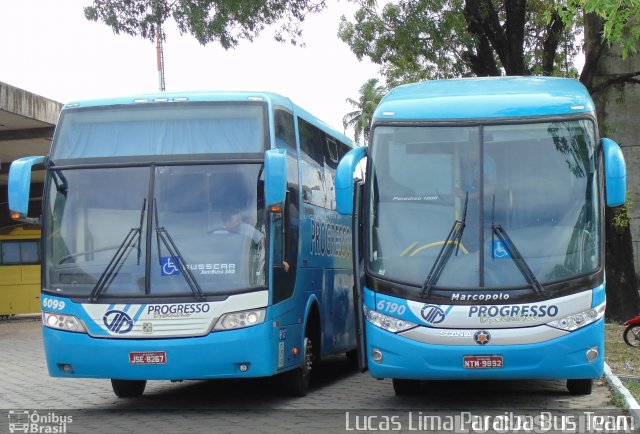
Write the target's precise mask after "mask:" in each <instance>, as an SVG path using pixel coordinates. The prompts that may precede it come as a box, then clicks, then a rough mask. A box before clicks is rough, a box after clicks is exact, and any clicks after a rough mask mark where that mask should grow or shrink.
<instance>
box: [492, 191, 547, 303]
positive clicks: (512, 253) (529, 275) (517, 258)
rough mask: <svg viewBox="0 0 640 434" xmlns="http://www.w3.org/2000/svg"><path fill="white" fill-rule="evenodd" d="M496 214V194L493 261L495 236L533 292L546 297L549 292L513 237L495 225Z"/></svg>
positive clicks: (493, 211)
mask: <svg viewBox="0 0 640 434" xmlns="http://www.w3.org/2000/svg"><path fill="white" fill-rule="evenodd" d="M495 214H496V195H495V194H494V195H493V205H492V208H491V259H493V260H495V259H496V257H495V247H494V241H495V239H494V235H495V236H497V237H498V239H499V240H500V242H502V245H503V246H504V248H505V249H507V252H508V253H509V257H510V258H511V260H512V261H513V263H514V264H516V267H518V270H519V271H520V273H521V274H522V276H523V277H524V278H525V280H526V281H527V283H529V285H531V287H532V288H533V292H535V293H536V294H538V295H545V294H546V293H547V290H546V289H544V286H542V284H541V283H540V282H539V281H538V279H537V278H536V275H535V274H534V273H533V271H531V267H529V264H527V261H525V259H524V256H522V254H521V253H520V251H519V250H518V248H517V247H516V245H515V244H514V242H513V240H512V239H511V237H510V236H509V234H508V233H507V231H506V230H505V228H503V227H502V225H501V224H497V223H495V221H494V218H495Z"/></svg>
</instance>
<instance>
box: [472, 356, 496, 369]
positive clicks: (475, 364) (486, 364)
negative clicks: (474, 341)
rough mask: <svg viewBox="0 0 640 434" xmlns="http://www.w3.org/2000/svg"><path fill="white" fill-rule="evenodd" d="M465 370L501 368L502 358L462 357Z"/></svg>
mask: <svg viewBox="0 0 640 434" xmlns="http://www.w3.org/2000/svg"><path fill="white" fill-rule="evenodd" d="M463 363H464V368H465V369H491V368H502V366H503V365H502V356H464V358H463Z"/></svg>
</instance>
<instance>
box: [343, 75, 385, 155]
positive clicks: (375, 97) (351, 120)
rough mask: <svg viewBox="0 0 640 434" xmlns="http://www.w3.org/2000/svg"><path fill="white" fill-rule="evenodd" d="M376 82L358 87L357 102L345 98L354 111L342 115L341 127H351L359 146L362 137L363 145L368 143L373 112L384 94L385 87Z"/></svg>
mask: <svg viewBox="0 0 640 434" xmlns="http://www.w3.org/2000/svg"><path fill="white" fill-rule="evenodd" d="M378 81H379V80H378V79H377V78H370V79H369V80H367V82H366V83H365V84H363V85H362V86H361V87H360V97H359V98H358V100H357V101H356V100H354V99H352V98H347V102H348V103H349V104H351V105H352V106H353V107H354V108H355V109H356V110H354V111H352V112H349V113H347V114H346V115H344V117H343V118H342V125H343V126H344V128H345V130H346V129H347V128H349V127H353V129H354V137H355V140H356V143H357V144H360V136H362V137H363V139H364V144H365V145H366V144H367V143H368V142H369V131H370V128H371V119H372V118H373V112H374V111H375V109H376V107H377V106H378V103H379V102H380V100H381V99H382V97H383V96H384V94H385V93H386V89H385V87H384V86H382V85H379V84H378Z"/></svg>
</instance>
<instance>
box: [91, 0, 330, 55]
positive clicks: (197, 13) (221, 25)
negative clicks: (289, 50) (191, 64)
mask: <svg viewBox="0 0 640 434" xmlns="http://www.w3.org/2000/svg"><path fill="white" fill-rule="evenodd" d="M324 8H325V0H320V1H318V2H313V1H307V0H242V1H238V0H180V1H169V0H151V1H150V0H93V5H92V6H88V7H86V8H84V13H85V17H86V18H87V19H88V20H91V21H102V22H104V23H105V24H107V25H108V26H109V27H111V28H112V29H113V31H114V33H116V34H121V33H124V34H128V35H133V36H138V35H140V36H142V37H143V38H145V39H150V40H154V39H155V38H156V34H157V33H158V32H159V26H161V25H162V24H163V23H165V22H166V21H167V20H168V19H170V18H171V19H173V20H174V21H175V23H176V24H177V26H178V29H179V30H180V32H181V33H182V34H184V33H189V34H192V35H193V36H194V37H195V38H196V39H197V40H198V42H200V43H201V44H202V45H205V44H207V43H210V42H219V43H220V44H221V45H222V46H223V47H224V48H225V49H229V48H233V47H235V46H237V45H238V43H239V42H240V40H241V39H247V40H249V41H251V40H253V38H255V37H256V36H258V34H260V32H261V31H262V30H264V28H265V27H266V26H269V25H279V27H278V28H277V30H276V34H275V38H276V40H278V41H285V40H289V42H291V43H293V44H296V42H297V40H298V38H299V37H300V34H301V28H300V24H301V23H302V22H303V21H304V19H305V16H306V15H307V14H308V13H315V12H319V11H321V10H323V9H324Z"/></svg>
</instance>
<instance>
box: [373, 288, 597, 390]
mask: <svg viewBox="0 0 640 434" xmlns="http://www.w3.org/2000/svg"><path fill="white" fill-rule="evenodd" d="M567 299H568V300H569V301H567ZM555 300H557V301H554V299H550V300H546V301H543V302H541V303H546V304H547V312H551V308H552V307H555V311H554V313H553V315H552V316H549V315H548V314H545V315H543V316H542V317H541V318H540V319H539V320H537V321H533V322H528V323H526V324H525V323H520V324H518V323H517V321H515V322H514V324H516V325H515V326H514V325H510V326H507V327H506V328H503V327H504V326H503V327H501V325H500V323H492V322H490V321H484V324H483V321H482V320H480V322H478V321H477V319H478V317H477V316H476V315H472V314H471V313H470V312H471V309H477V308H480V307H481V305H482V303H480V304H478V305H469V306H459V305H449V306H437V308H441V309H439V310H440V312H441V313H442V315H441V316H440V317H436V316H430V315H420V314H418V315H417V316H416V313H415V308H413V309H412V306H411V304H410V303H408V302H407V301H406V300H404V299H401V298H396V297H391V296H387V295H383V294H376V293H375V292H373V291H371V290H369V289H366V288H365V290H364V304H365V305H366V306H367V308H368V309H371V310H376V311H379V312H382V313H389V312H390V311H389V307H390V306H392V308H393V310H394V311H395V313H394V314H393V316H395V317H398V318H402V319H404V320H407V321H411V322H414V323H418V324H419V325H420V326H421V327H422V328H423V330H433V331H435V332H436V333H438V332H439V331H440V333H441V332H442V331H445V333H449V332H451V333H467V335H464V336H465V338H464V339H466V340H463V338H461V337H458V336H456V335H454V336H456V337H453V338H452V339H453V341H450V344H449V343H430V342H421V341H418V340H414V339H410V338H408V337H407V336H403V335H402V334H401V333H400V334H396V333H391V332H388V331H386V330H384V329H382V328H380V327H377V326H375V325H373V324H371V323H370V322H368V321H367V322H366V337H367V357H368V361H369V371H370V373H371V375H372V376H373V377H375V378H405V379H420V380H461V379H568V378H598V377H600V376H601V375H602V373H603V369H604V358H603V352H604V319H600V320H598V321H596V322H594V323H593V324H590V325H588V326H585V327H583V328H581V329H578V330H576V331H573V332H562V331H558V330H556V329H553V328H551V327H549V326H546V325H545V323H546V322H549V321H551V320H556V319H559V318H561V317H562V316H563V315H565V314H567V310H566V309H567V306H568V305H569V306H571V305H572V304H574V305H576V306H575V310H578V311H579V310H582V309H585V308H587V309H588V308H590V307H591V308H595V307H597V306H600V305H602V304H603V303H604V301H605V287H604V285H601V286H599V287H597V288H595V289H593V290H592V291H587V292H584V293H578V294H574V295H572V296H566V297H564V300H565V301H563V302H561V301H560V300H561V299H560V298H559V299H555ZM573 300H576V301H575V302H574V301H573ZM411 303H413V304H414V307H415V304H416V303H415V302H411ZM555 303H557V305H556V304H555ZM418 304H420V303H418ZM533 305H534V304H521V305H519V306H520V307H521V309H520V310H522V307H523V306H529V308H531V306H533ZM497 306H498V307H502V306H505V307H506V308H511V307H512V306H510V305H497ZM514 306H515V305H514ZM559 306H561V308H559ZM405 307H406V309H404V308H405ZM454 307H455V308H456V310H453V309H454ZM484 307H485V308H486V306H484ZM491 307H492V308H493V307H496V306H491ZM433 308H436V306H435V305H430V304H426V303H425V304H424V309H432V310H431V312H432V311H433ZM424 309H423V313H425V311H424ZM561 309H564V312H563V310H561ZM570 309H571V308H570ZM465 310H468V311H469V314H468V315H467V314H463V315H462V316H461V315H460V312H461V311H465ZM489 311H490V310H489ZM538 311H539V310H538ZM574 312H575V311H574ZM570 314H571V315H572V314H573V313H570ZM450 320H452V321H450ZM474 320H475V322H473V321H474ZM534 326H537V329H540V327H542V328H543V329H545V330H553V331H555V332H551V333H552V334H550V335H549V334H547V335H546V336H547V337H546V338H543V339H540V341H535V342H532V343H526V344H525V343H516V344H502V345H493V344H492V343H493V342H494V340H492V341H491V343H490V344H489V345H476V344H472V345H467V344H466V342H469V341H471V342H473V339H471V337H472V336H473V333H474V332H476V331H479V330H483V329H484V330H488V331H489V332H491V333H492V334H499V333H500V332H503V331H504V330H508V329H511V330H512V331H513V333H514V334H517V333H518V330H522V332H523V333H522V336H523V337H522V338H519V339H518V341H519V342H524V339H525V338H524V336H525V334H527V333H528V332H529V331H531V330H535V328H534ZM543 333H544V332H543ZM447 336H448V335H447ZM594 347H595V348H597V349H598V357H597V358H596V359H595V360H593V361H590V362H589V361H587V359H586V353H587V351H588V350H589V349H591V348H594ZM373 349H376V350H379V351H380V352H381V353H382V355H383V359H382V361H381V362H375V361H373V359H372V358H371V354H372V351H373ZM489 355H500V356H502V357H503V362H504V366H503V367H502V368H480V369H468V368H465V367H464V361H463V359H464V356H489Z"/></svg>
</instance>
